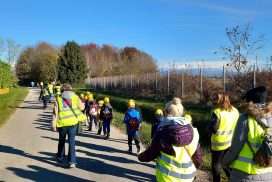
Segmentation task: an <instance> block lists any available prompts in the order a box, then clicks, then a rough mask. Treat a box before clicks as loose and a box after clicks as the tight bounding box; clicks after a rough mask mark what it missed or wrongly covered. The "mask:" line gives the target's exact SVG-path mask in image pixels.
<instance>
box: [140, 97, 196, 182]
mask: <svg viewBox="0 0 272 182" xmlns="http://www.w3.org/2000/svg"><path fill="white" fill-rule="evenodd" d="M165 114H166V118H164V120H163V121H162V122H161V123H160V124H159V126H158V129H157V131H156V135H155V136H154V138H153V139H152V142H151V145H150V146H149V147H148V148H147V149H146V150H145V151H144V152H143V153H141V154H139V156H138V159H139V160H140V161H142V162H149V161H152V160H154V159H156V163H157V168H156V179H157V181H158V182H181V181H193V180H194V178H195V176H196V167H198V166H199V165H200V163H201V152H200V146H199V144H198V140H199V134H198V131H197V129H196V128H193V126H192V125H191V122H190V121H187V119H186V118H185V117H183V106H182V104H181V100H180V99H179V98H174V99H173V100H172V101H171V102H169V103H168V104H166V107H165Z"/></svg>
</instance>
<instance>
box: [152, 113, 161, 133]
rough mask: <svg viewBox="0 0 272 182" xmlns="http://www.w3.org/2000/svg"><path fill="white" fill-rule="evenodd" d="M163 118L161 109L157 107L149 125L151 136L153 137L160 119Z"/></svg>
mask: <svg viewBox="0 0 272 182" xmlns="http://www.w3.org/2000/svg"><path fill="white" fill-rule="evenodd" d="M162 119H163V111H162V110H161V109H157V110H156V111H155V118H154V120H153V122H152V127H151V138H153V137H154V135H155V133H156V131H157V128H158V126H159V124H160V122H161V121H162Z"/></svg>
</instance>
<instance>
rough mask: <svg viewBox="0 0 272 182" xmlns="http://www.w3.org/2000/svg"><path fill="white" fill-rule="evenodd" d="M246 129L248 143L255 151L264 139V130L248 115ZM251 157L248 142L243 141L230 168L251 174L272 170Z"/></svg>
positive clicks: (252, 155) (251, 153)
mask: <svg viewBox="0 0 272 182" xmlns="http://www.w3.org/2000/svg"><path fill="white" fill-rule="evenodd" d="M248 129H249V131H248V142H249V143H250V145H251V148H252V149H253V150H254V153H256V152H257V151H258V149H259V148H260V146H261V144H262V142H263V140H264V133H265V131H264V130H263V128H262V127H261V126H260V125H259V124H258V123H257V121H256V120H255V119H254V118H252V117H250V116H249V117H248ZM253 158H254V154H253V152H252V151H251V149H250V148H249V144H248V143H245V144H244V146H243V148H242V150H241V151H240V153H239V156H238V158H237V159H236V160H235V161H233V162H232V163H231V165H230V168H233V169H236V170H239V171H243V172H245V173H247V174H253V175H254V174H264V173H271V172H272V167H266V168H264V167H260V166H258V165H256V163H255V161H254V160H253Z"/></svg>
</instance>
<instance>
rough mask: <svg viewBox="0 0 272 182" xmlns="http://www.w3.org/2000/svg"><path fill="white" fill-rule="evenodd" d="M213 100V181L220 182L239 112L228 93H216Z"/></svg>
mask: <svg viewBox="0 0 272 182" xmlns="http://www.w3.org/2000/svg"><path fill="white" fill-rule="evenodd" d="M212 101H213V104H214V105H215V107H214V109H213V111H212V116H211V123H210V124H209V126H208V130H209V134H210V135H211V152H212V173H213V181H214V182H220V179H221V177H220V172H221V169H222V165H221V163H222V159H223V156H224V154H225V153H226V151H227V150H228V149H229V147H230V145H231V139H232V136H233V133H234V128H235V126H236V123H237V120H238V118H239V112H238V110H237V109H236V108H235V107H233V106H232V105H231V103H230V99H229V96H228V95H227V94H226V93H218V94H216V95H214V97H213V98H212ZM224 170H225V173H226V175H227V176H229V172H228V171H227V170H226V169H224Z"/></svg>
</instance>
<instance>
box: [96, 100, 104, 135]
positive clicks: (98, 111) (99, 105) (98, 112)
mask: <svg viewBox="0 0 272 182" xmlns="http://www.w3.org/2000/svg"><path fill="white" fill-rule="evenodd" d="M103 105H104V101H103V100H99V101H98V105H97V120H96V121H97V127H98V130H97V135H101V131H102V121H101V119H100V112H101V108H102V107H103Z"/></svg>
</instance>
